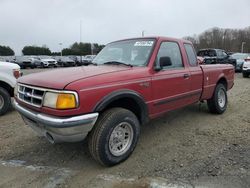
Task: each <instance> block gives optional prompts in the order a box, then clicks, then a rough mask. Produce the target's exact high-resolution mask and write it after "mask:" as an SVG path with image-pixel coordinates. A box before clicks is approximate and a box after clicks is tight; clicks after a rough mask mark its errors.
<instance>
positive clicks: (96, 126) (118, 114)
mask: <svg viewBox="0 0 250 188" xmlns="http://www.w3.org/2000/svg"><path fill="white" fill-rule="evenodd" d="M195 54H196V53H195V51H194V48H193V46H192V44H191V43H190V42H189V41H186V40H180V39H173V38H165V37H149V38H148V37H146V38H134V39H126V40H120V41H116V42H112V43H109V44H108V45H106V47H105V48H104V49H103V50H102V51H101V52H100V53H99V54H98V55H97V56H96V58H95V59H94V60H93V62H92V63H91V64H90V65H89V66H83V67H75V68H64V69H57V70H53V71H47V72H41V73H36V74H30V75H27V76H23V77H21V78H19V79H18V84H17V86H16V89H15V93H16V97H15V102H14V103H15V107H16V110H17V111H18V112H19V113H20V114H21V116H22V117H23V119H24V121H25V123H26V124H28V125H30V126H31V127H32V128H33V129H34V130H35V131H36V132H37V133H38V134H39V135H41V136H45V137H46V138H47V139H48V140H49V141H50V142H52V143H56V142H77V141H81V140H83V139H85V138H86V137H87V139H88V144H89V150H90V153H91V155H92V156H93V158H94V159H95V160H97V161H98V162H100V163H101V164H103V165H107V166H111V165H115V164H117V163H120V162H122V161H124V160H126V159H127V158H128V157H129V155H130V154H131V153H132V151H133V150H134V149H135V146H136V143H137V141H138V138H139V134H140V126H141V125H142V124H145V123H146V122H148V121H149V120H151V119H154V118H156V117H159V116H161V115H162V114H165V113H166V112H168V111H170V110H175V109H178V108H181V107H184V106H187V105H189V104H193V103H197V102H199V101H205V100H206V101H207V104H208V108H209V110H210V111H211V112H212V113H217V114H222V113H223V112H224V111H225V110H226V107H227V102H228V101H227V100H228V99H227V91H228V90H229V89H231V88H232V87H233V84H234V67H233V66H232V65H229V64H228V65H226V64H225V65H199V64H198V63H197V57H196V55H195Z"/></svg>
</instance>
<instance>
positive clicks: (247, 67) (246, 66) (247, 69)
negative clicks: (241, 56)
mask: <svg viewBox="0 0 250 188" xmlns="http://www.w3.org/2000/svg"><path fill="white" fill-rule="evenodd" d="M242 75H243V77H244V78H247V77H249V75H250V56H249V57H247V58H246V59H245V61H244V63H243V67H242Z"/></svg>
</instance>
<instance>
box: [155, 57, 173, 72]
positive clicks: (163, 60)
mask: <svg viewBox="0 0 250 188" xmlns="http://www.w3.org/2000/svg"><path fill="white" fill-rule="evenodd" d="M171 65H172V61H171V59H170V57H168V56H164V57H160V60H159V65H156V67H155V70H156V71H160V70H161V69H162V68H163V67H167V66H171Z"/></svg>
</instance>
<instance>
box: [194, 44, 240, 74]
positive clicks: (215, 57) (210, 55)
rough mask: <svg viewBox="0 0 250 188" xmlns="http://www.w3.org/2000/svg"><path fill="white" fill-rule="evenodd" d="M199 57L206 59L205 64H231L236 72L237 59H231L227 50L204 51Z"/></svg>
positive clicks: (201, 51)
mask: <svg viewBox="0 0 250 188" xmlns="http://www.w3.org/2000/svg"><path fill="white" fill-rule="evenodd" d="M197 56H201V57H203V58H204V63H205V64H231V65H233V66H234V68H235V70H236V59H233V58H230V55H228V54H227V52H226V51H225V50H221V49H202V50H199V51H198V53H197Z"/></svg>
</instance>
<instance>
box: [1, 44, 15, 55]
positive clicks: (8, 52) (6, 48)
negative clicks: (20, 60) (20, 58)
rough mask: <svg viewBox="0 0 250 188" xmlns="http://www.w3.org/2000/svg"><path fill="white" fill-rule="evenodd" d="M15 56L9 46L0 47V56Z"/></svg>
mask: <svg viewBox="0 0 250 188" xmlns="http://www.w3.org/2000/svg"><path fill="white" fill-rule="evenodd" d="M11 55H15V53H14V51H13V50H12V49H11V48H10V47H9V46H0V56H11Z"/></svg>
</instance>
